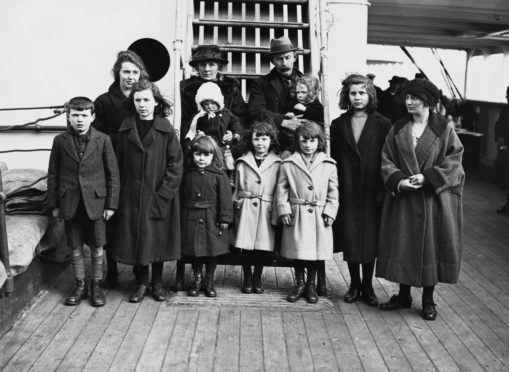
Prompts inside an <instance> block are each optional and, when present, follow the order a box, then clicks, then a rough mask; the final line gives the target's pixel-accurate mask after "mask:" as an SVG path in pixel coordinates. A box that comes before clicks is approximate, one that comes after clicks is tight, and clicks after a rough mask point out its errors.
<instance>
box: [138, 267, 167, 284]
mask: <svg viewBox="0 0 509 372" xmlns="http://www.w3.org/2000/svg"><path fill="white" fill-rule="evenodd" d="M163 266H164V262H154V263H152V284H157V283H162V282H163ZM133 271H134V275H135V276H136V282H137V283H138V284H148V283H149V267H148V265H136V266H134V269H133Z"/></svg>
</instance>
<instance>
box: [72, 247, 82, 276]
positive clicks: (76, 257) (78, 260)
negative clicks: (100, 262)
mask: <svg viewBox="0 0 509 372" xmlns="http://www.w3.org/2000/svg"><path fill="white" fill-rule="evenodd" d="M72 267H73V269H74V275H75V276H76V279H77V280H85V260H84V259H83V247H76V248H74V249H73V251H72Z"/></svg>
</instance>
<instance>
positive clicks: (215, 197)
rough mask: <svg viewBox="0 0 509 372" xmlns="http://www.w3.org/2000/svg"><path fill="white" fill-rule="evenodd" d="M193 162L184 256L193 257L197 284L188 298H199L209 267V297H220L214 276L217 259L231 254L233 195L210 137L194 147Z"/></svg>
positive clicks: (186, 193) (186, 188)
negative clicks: (204, 271) (203, 273)
mask: <svg viewBox="0 0 509 372" xmlns="http://www.w3.org/2000/svg"><path fill="white" fill-rule="evenodd" d="M191 154H192V156H189V157H188V160H190V162H192V165H190V166H189V167H188V168H187V169H186V170H185V172H184V177H183V180H182V187H181V189H180V192H181V201H182V255H185V256H191V257H193V262H192V266H193V274H194V283H193V284H192V285H191V288H190V289H189V292H188V295H189V296H192V297H195V296H198V294H199V292H200V289H201V288H202V284H203V278H202V268H203V264H205V269H206V275H205V285H204V289H205V294H206V295H207V297H216V295H217V294H216V290H215V288H214V273H215V271H216V267H217V256H219V255H221V254H225V253H227V252H228V250H229V246H230V235H229V231H228V227H229V225H230V224H232V223H233V204H232V191H231V186H230V181H229V179H228V176H227V175H226V173H225V172H224V163H223V160H222V156H221V150H220V149H219V147H218V146H217V144H216V142H215V141H214V140H213V139H212V137H209V136H201V137H198V138H197V139H195V140H194V142H193V143H192V145H191Z"/></svg>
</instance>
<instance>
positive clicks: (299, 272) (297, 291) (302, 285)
mask: <svg viewBox="0 0 509 372" xmlns="http://www.w3.org/2000/svg"><path fill="white" fill-rule="evenodd" d="M295 280H296V282H297V285H296V286H295V288H294V289H293V291H292V293H290V294H289V295H288V297H286V299H287V300H288V301H289V302H296V301H297V300H298V299H299V298H301V297H302V296H304V294H305V293H306V282H305V281H304V268H303V267H295Z"/></svg>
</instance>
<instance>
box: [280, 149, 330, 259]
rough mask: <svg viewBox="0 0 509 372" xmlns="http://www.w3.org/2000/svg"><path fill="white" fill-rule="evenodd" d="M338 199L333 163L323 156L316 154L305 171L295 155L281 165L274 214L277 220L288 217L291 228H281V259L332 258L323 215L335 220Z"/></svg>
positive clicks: (296, 154) (300, 158)
mask: <svg viewBox="0 0 509 372" xmlns="http://www.w3.org/2000/svg"><path fill="white" fill-rule="evenodd" d="M338 198H339V192H338V173H337V169H336V161H334V160H333V159H332V158H330V157H329V156H327V155H326V154H325V153H323V152H319V153H318V154H317V155H316V158H315V160H314V161H313V163H312V165H311V167H310V168H309V169H308V168H307V167H306V164H305V163H304V160H303V159H302V156H301V155H300V153H298V152H296V153H294V154H292V155H291V156H289V157H288V158H286V159H285V160H283V161H282V162H281V166H280V168H279V178H278V184H277V197H276V200H277V212H278V216H279V217H281V216H283V215H285V214H291V215H292V225H291V226H285V227H284V228H283V237H282V244H281V255H282V256H283V257H285V258H289V259H297V260H309V261H316V260H328V259H331V258H332V249H333V239H332V227H331V226H327V227H326V226H325V223H324V221H323V216H324V215H326V216H329V217H331V218H333V219H334V218H336V214H337V212H338V207H339V202H338ZM315 202H316V204H315Z"/></svg>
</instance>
